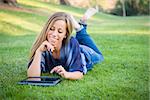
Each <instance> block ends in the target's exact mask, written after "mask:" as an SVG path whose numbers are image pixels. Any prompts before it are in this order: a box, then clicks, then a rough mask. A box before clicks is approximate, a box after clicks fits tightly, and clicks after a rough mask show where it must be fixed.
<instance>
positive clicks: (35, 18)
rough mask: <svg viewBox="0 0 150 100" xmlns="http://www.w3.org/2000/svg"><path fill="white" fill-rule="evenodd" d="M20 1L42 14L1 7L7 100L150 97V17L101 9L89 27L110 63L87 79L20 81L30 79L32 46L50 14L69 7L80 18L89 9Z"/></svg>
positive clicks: (1, 92) (0, 60) (1, 88)
mask: <svg viewBox="0 0 150 100" xmlns="http://www.w3.org/2000/svg"><path fill="white" fill-rule="evenodd" d="M18 2H19V3H20V5H21V6H22V7H24V8H27V9H32V10H35V11H40V12H41V13H37V12H33V13H30V12H29V13H27V12H24V11H11V10H4V9H0V98H1V99H15V100H16V99H19V100H20V99H40V100H41V99H44V100H45V99H46V100H49V99H71V100H72V99H77V100H78V99H85V100H89V99H90V100H93V99H104V100H105V99H108V100H111V99H113V100H118V99H119V100H120V99H123V100H148V99H149V73H150V71H149V62H150V61H149V56H150V55H149V42H150V41H149V38H150V35H149V33H150V31H149V27H150V22H149V16H139V17H126V18H122V17H116V16H111V15H107V14H103V13H98V14H97V15H95V16H94V17H93V18H92V19H91V20H89V22H88V23H89V28H88V32H89V33H90V35H91V36H92V37H93V39H94V40H95V42H96V44H97V45H98V47H99V49H100V50H101V51H102V53H103V55H104V58H105V60H104V62H102V63H101V64H97V65H95V66H94V68H93V70H92V71H89V72H88V73H87V74H86V75H84V78H83V79H81V80H77V81H70V80H63V81H62V82H61V83H60V84H58V85H57V86H54V87H36V86H22V85H17V82H18V81H20V80H22V79H24V78H26V71H27V67H26V66H27V62H28V53H29V50H30V47H31V45H32V43H33V41H34V39H35V37H36V35H37V34H38V33H40V31H41V29H42V27H43V25H44V23H45V22H46V20H47V18H48V15H49V14H51V13H53V12H54V11H65V12H68V13H71V14H73V15H75V17H76V18H77V19H79V17H81V16H82V14H83V12H84V11H85V9H79V8H74V7H68V6H60V5H59V6H58V5H54V4H47V3H43V2H41V1H40V0H18ZM31 2H32V3H31ZM43 13H44V14H43Z"/></svg>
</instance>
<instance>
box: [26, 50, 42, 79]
mask: <svg viewBox="0 0 150 100" xmlns="http://www.w3.org/2000/svg"><path fill="white" fill-rule="evenodd" d="M41 54H42V53H41V52H40V51H36V53H35V55H34V59H33V61H32V63H31V65H30V66H29V68H28V70H27V76H28V77H40V76H41V67H40V63H41Z"/></svg>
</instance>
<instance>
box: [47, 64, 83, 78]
mask: <svg viewBox="0 0 150 100" xmlns="http://www.w3.org/2000/svg"><path fill="white" fill-rule="evenodd" d="M53 72H56V73H58V74H59V75H61V76H62V77H64V78H66V79H71V80H77V79H81V78H82V77H83V73H82V72H80V71H74V72H67V71H66V70H65V69H64V68H63V67H62V66H56V67H54V68H53V69H52V70H51V71H50V73H53Z"/></svg>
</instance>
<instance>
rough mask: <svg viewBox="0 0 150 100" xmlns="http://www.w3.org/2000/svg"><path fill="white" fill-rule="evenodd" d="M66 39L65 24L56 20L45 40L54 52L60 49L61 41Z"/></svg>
mask: <svg viewBox="0 0 150 100" xmlns="http://www.w3.org/2000/svg"><path fill="white" fill-rule="evenodd" d="M64 38H66V22H65V21H63V20H57V21H55V22H54V24H53V25H52V26H51V27H50V29H49V31H48V33H47V40H48V42H50V43H51V45H53V46H54V48H55V49H56V50H58V49H60V47H61V45H62V41H63V39H64Z"/></svg>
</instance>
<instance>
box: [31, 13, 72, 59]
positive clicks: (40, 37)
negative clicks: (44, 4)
mask: <svg viewBox="0 0 150 100" xmlns="http://www.w3.org/2000/svg"><path fill="white" fill-rule="evenodd" d="M57 20H63V21H65V22H66V26H67V27H66V38H65V39H64V40H63V43H62V44H63V45H64V44H65V43H66V42H67V41H68V39H69V37H70V34H71V33H72V30H73V25H72V21H71V18H70V16H69V15H68V14H66V13H64V12H56V13H54V14H53V15H51V16H50V17H49V19H48V21H47V23H46V24H45V26H44V27H43V29H42V31H41V33H40V34H39V35H38V36H37V38H36V40H35V42H34V43H33V45H32V48H31V51H30V56H29V60H31V59H33V57H34V55H35V52H36V50H37V49H38V47H39V46H40V45H41V44H42V43H43V42H44V41H45V40H47V38H46V37H47V32H48V30H49V29H50V27H51V26H52V25H53V23H54V22H55V21H57Z"/></svg>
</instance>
